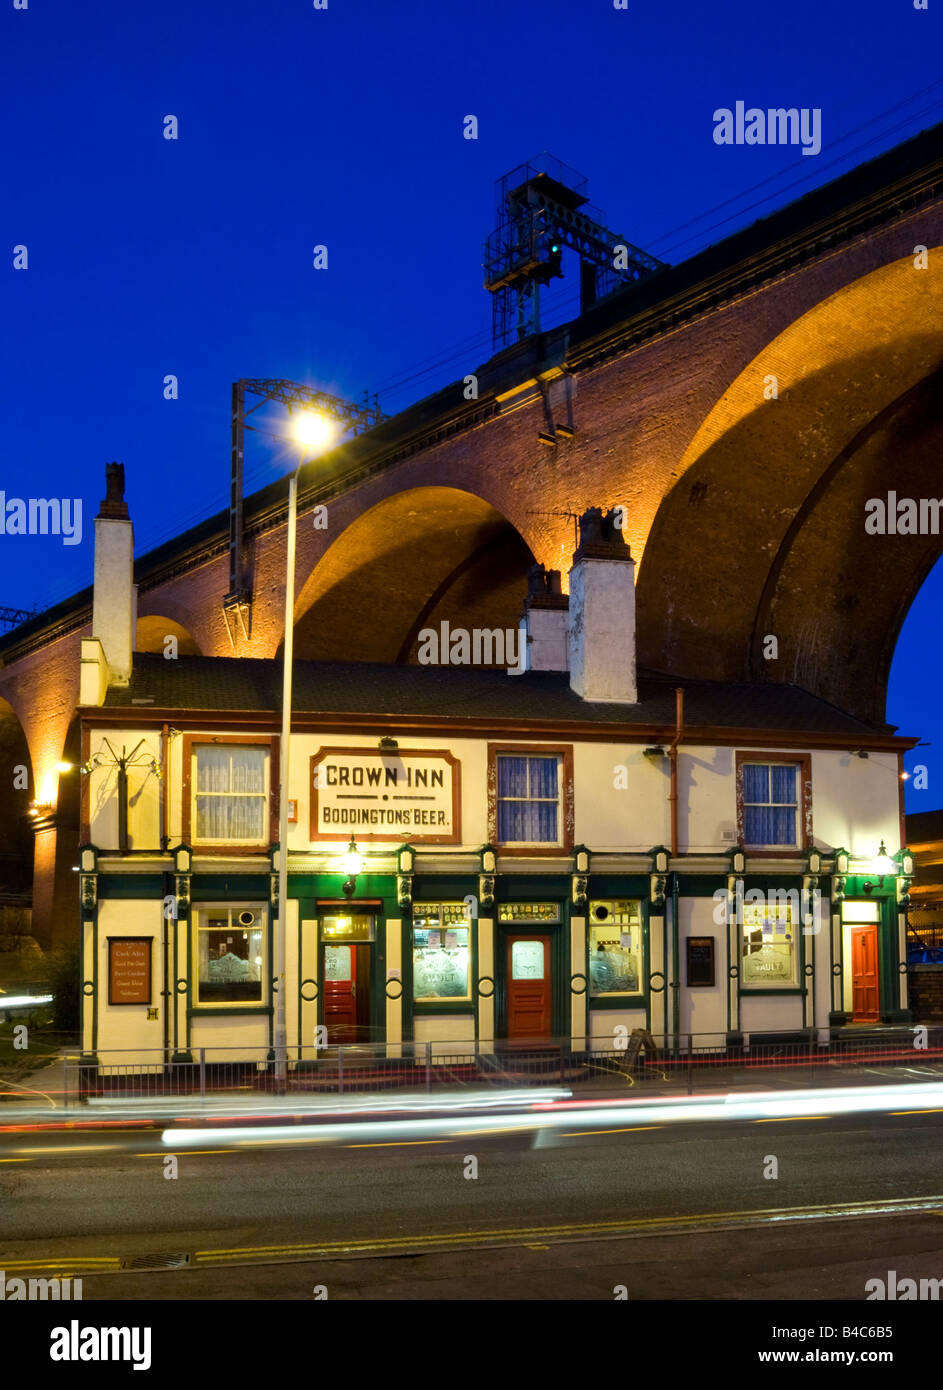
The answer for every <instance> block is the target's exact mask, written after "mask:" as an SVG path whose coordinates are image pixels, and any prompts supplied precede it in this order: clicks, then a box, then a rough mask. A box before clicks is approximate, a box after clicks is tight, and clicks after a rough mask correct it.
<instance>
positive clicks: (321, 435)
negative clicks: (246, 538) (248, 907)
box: [275, 410, 336, 1082]
mask: <svg viewBox="0 0 943 1390" xmlns="http://www.w3.org/2000/svg"><path fill="white" fill-rule="evenodd" d="M335 432H336V425H335V423H334V422H333V421H331V420H330V419H329V418H328V417H327V416H324V415H319V414H317V413H316V412H315V411H310V410H305V411H300V412H299V413H298V414H297V415H296V416H295V417H294V420H293V422H292V433H293V435H294V437H295V439H296V441H297V442H298V444H300V446H301V460H300V462H299V464H298V467H297V468H296V469H295V470H294V472H293V473H292V475H291V477H290V478H289V480H288V537H287V540H288V544H287V546H286V550H287V559H286V565H285V643H284V647H283V648H282V741H281V747H280V749H279V754H280V756H279V764H280V766H279V774H278V782H279V788H278V790H279V798H278V930H277V932H276V934H275V982H276V998H275V1075H276V1077H277V1078H278V1080H279V1081H280V1082H284V1081H285V1079H286V1078H287V1076H288V1025H287V1019H286V1010H285V1002H286V1001H285V962H286V957H287V940H288V917H287V913H288V772H289V747H288V745H289V740H290V738H291V663H292V655H293V650H294V636H295V626H294V624H295V531H296V523H297V519H298V474H299V473H300V472H301V470H302V468H303V467H304V464H305V455H306V454H308V453H309V452H313V453H320V452H321V451H323V450H324V449H325V448H326V447H327V445H328V444H329V443H330V441H331V440H332V439H333V437H334V435H335Z"/></svg>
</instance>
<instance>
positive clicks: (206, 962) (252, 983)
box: [196, 907, 265, 1004]
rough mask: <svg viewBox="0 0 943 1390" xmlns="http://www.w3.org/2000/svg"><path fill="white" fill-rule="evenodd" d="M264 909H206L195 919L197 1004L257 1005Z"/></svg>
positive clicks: (260, 984)
mask: <svg viewBox="0 0 943 1390" xmlns="http://www.w3.org/2000/svg"><path fill="white" fill-rule="evenodd" d="M264 925H265V922H264V909H262V908H259V907H208V908H203V909H201V910H200V912H199V913H198V916H197V929H196V953H197V971H196V975H197V1001H196V1002H197V1003H198V1004H236V1003H246V1004H260V1003H261V1002H262V980H263V970H262V965H263V959H264V949H265V948H264V930H263V928H264Z"/></svg>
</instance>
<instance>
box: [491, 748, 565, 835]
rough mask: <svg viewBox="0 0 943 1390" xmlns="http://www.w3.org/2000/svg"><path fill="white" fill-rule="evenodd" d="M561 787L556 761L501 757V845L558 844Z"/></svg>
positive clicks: (499, 806)
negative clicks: (558, 806) (559, 789)
mask: <svg viewBox="0 0 943 1390" xmlns="http://www.w3.org/2000/svg"><path fill="white" fill-rule="evenodd" d="M558 786H559V768H558V762H557V759H556V758H555V757H553V758H527V757H516V756H507V755H504V754H502V755H499V757H498V840H499V842H500V843H501V844H511V843H530V844H556V842H557V838H558V837H557V804H558V797H559V792H558Z"/></svg>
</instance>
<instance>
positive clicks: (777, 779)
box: [743, 763, 800, 849]
mask: <svg viewBox="0 0 943 1390" xmlns="http://www.w3.org/2000/svg"><path fill="white" fill-rule="evenodd" d="M799 767H800V765H799V764H798V763H744V764H743V830H744V843H745V844H747V845H750V846H751V847H752V848H754V849H776V848H781V847H784V846H785V847H786V848H791V847H793V846H796V845H798V843H799V841H798V839H797V838H796V832H797V827H798V823H799V801H798V792H799Z"/></svg>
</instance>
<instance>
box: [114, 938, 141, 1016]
mask: <svg viewBox="0 0 943 1390" xmlns="http://www.w3.org/2000/svg"><path fill="white" fill-rule="evenodd" d="M150 1002H151V938H150V937H149V936H110V937H109V938H108V1003H109V1004H149V1003H150Z"/></svg>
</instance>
